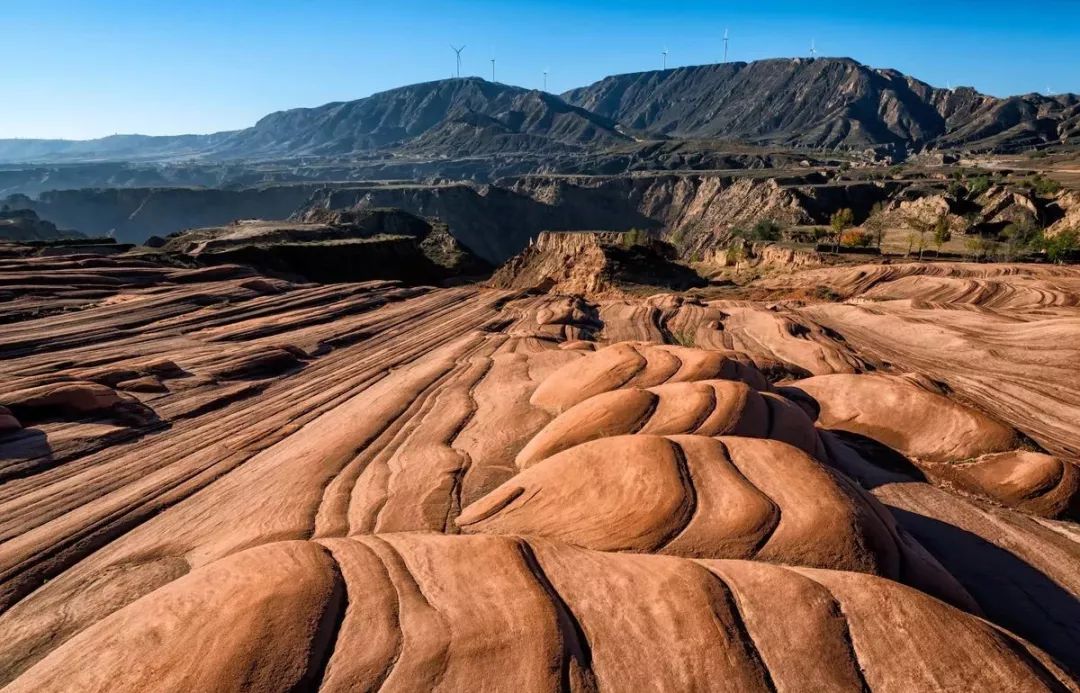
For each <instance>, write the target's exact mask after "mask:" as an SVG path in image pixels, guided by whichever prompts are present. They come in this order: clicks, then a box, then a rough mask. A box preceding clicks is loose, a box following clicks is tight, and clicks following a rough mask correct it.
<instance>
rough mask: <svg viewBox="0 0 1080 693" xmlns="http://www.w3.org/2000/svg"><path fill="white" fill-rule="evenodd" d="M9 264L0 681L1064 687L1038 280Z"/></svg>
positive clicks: (1071, 563) (124, 687)
mask: <svg viewBox="0 0 1080 693" xmlns="http://www.w3.org/2000/svg"><path fill="white" fill-rule="evenodd" d="M836 271H841V270H836ZM1001 276H1002V277H1003V279H1002V281H1005V282H1007V281H1008V277H1009V275H1008V274H1005V273H1002V275H1001ZM899 279H900V278H898V279H897V280H896V281H899ZM887 285H888V282H884V281H882V282H877V283H876V284H875V286H874V288H875V289H878V288H881V287H883V286H887ZM866 290H867V289H863V291H866ZM0 292H3V293H2V294H0V295H2V296H3V302H2V304H0V316H2V319H3V321H4V323H5V324H4V330H3V331H2V332H0V375H2V378H0V407H2V408H0V683H2V684H4V685H6V686H7V688H6V689H5V690H11V691H60V690H79V691H94V690H99V691H106V690H107V691H147V690H247V691H277V690H282V691H284V690H316V689H318V690H327V691H331V690H378V689H386V690H431V689H442V690H461V689H466V688H468V689H473V688H476V689H481V690H498V691H502V690H514V691H517V690H579V691H596V690H692V689H693V690H696V689H709V690H712V689H730V690H738V691H749V690H807V689H813V690H818V689H827V690H882V691H894V690H895V691H909V690H955V689H958V688H963V689H980V690H981V689H985V690H1018V691H1019V690H1022V691H1029V690H1030V691H1043V690H1055V691H1056V690H1080V683H1078V680H1077V678H1076V677H1077V673H1078V672H1080V656H1078V655H1077V653H1078V652H1080V601H1078V599H1077V595H1080V571H1077V570H1076V568H1077V565H1078V564H1080V547H1078V544H1077V542H1078V540H1080V532H1078V531H1077V529H1076V525H1075V523H1074V520H1075V519H1076V517H1077V513H1076V511H1077V498H1078V496H1080V492H1078V488H1080V483H1078V480H1077V470H1076V463H1075V459H1074V457H1075V453H1074V452H1072V451H1074V450H1075V446H1076V444H1077V436H1076V431H1075V428H1073V427H1074V426H1075V422H1076V420H1077V419H1075V418H1074V419H1072V420H1069V419H1068V418H1067V414H1068V411H1067V409H1068V406H1069V405H1068V402H1074V401H1076V400H1074V399H1071V398H1073V397H1075V396H1076V394H1077V392H1080V388H1078V387H1076V383H1075V377H1076V376H1075V374H1073V375H1071V376H1070V375H1069V374H1068V373H1066V371H1065V368H1064V366H1065V364H1066V363H1067V362H1068V361H1069V359H1070V358H1072V359H1073V361H1072V363H1073V364H1074V365H1075V363H1076V362H1077V361H1076V357H1077V347H1076V346H1075V345H1076V341H1075V335H1076V329H1077V326H1076V324H1075V320H1076V318H1075V317H1073V318H1071V320H1072V321H1073V322H1072V323H1069V320H1070V318H1069V317H1067V316H1068V314H1067V312H1066V311H1068V310H1069V306H1067V305H1065V304H1056V305H1055V306H1054V307H1053V308H1052V309H1049V308H1046V307H1040V308H1033V307H1016V308H1012V309H1009V310H1006V309H1005V308H1003V307H995V308H993V309H991V308H986V307H983V306H979V305H972V304H962V303H955V304H953V303H949V302H947V301H946V302H945V303H947V305H945V304H942V305H939V304H938V303H918V304H917V303H916V302H913V301H910V300H903V301H901V300H890V301H875V302H871V301H868V300H856V301H852V302H849V303H845V304H835V305H823V304H818V305H800V304H795V303H783V304H776V305H772V306H763V305H761V304H754V303H732V302H701V301H691V300H684V299H682V298H678V297H673V296H660V297H654V298H650V299H630V298H628V299H620V300H610V301H595V302H589V301H586V300H584V299H582V298H579V297H560V296H553V295H541V296H537V295H529V294H525V293H522V292H519V291H515V290H496V289H490V288H480V287H472V286H463V287H457V288H446V289H433V288H428V287H408V288H406V287H402V286H400V285H398V284H396V283H393V282H366V283H359V284H334V285H326V286H324V285H317V284H302V283H294V282H288V281H283V280H279V279H268V278H265V277H261V276H258V275H256V274H254V273H252V272H251V271H250V270H246V269H243V268H240V267H237V266H231V265H222V266H218V267H214V268H211V269H203V270H186V269H178V268H171V267H162V266H159V265H153V264H150V263H145V262H139V261H136V260H131V259H127V258H125V257H122V256H117V257H110V258H101V257H93V256H82V255H73V256H65V257H62V258H26V259H19V260H4V261H3V262H2V264H0ZM1045 310H1051V311H1052V312H1051V313H1049V314H1045V313H1041V312H1040V311H1045ZM1054 311H1056V312H1054ZM863 313H869V314H871V315H873V316H875V317H874V319H873V321H870V320H869V319H866V318H860V317H858V316H861V315H862V314H863ZM953 316H955V317H956V320H957V322H954V321H951V320H950V318H951V317H953ZM1048 320H1057V321H1059V323H1058V324H1059V329H1060V330H1061V331H1062V334H1063V335H1065V334H1071V335H1073V340H1072V341H1071V342H1069V341H1065V340H1058V341H1057V342H1056V343H1054V345H1053V348H1052V350H1050V353H1049V355H1048V354H1034V353H1033V352H1034V350H1035V349H1036V348H1037V346H1038V344H1039V342H1037V341H1034V340H1035V335H1036V334H1038V331H1037V330H1032V331H1030V332H1026V333H1025V332H1021V331H1019V328H1020V326H1025V325H1026V326H1028V327H1032V325H1033V323H1039V322H1040V321H1043V322H1045V321H1048ZM867 322H869V323H870V326H869V327H864V324H865V323H867ZM960 323H962V324H963V325H965V326H967V331H966V332H964V333H963V334H964V335H965V338H966V339H967V340H968V341H965V338H962V337H961V336H959V334H958V333H956V332H950V330H957V331H958V330H959V329H960V328H959V326H958V325H959V324H960ZM1010 326H1011V327H1010ZM1010 329H1015V330H1017V331H1016V332H1009V330H1010ZM1044 329H1045V326H1044ZM920 330H921V332H922V338H923V341H922V342H916V341H915V340H916V337H917V336H918V334H919V332H920ZM1070 330H1071V332H1070ZM1002 335H1004V336H1005V338H1009V339H1014V340H1015V341H1014V342H1011V344H1012V345H1013V346H1012V349H1013V350H1012V351H1010V350H1001V348H1000V347H999V346H998V345H997V343H993V344H992V345H990V346H987V345H986V342H990V341H992V340H993V339H1002V338H1003V337H1002ZM889 338H891V339H892V347H891V348H892V349H893V351H894V352H895V354H896V355H895V356H893V355H891V354H892V353H893V352H889V354H890V355H886V354H885V353H884V350H885V349H886V347H884V346H879V345H880V344H881V343H882V342H885V341H886V340H887V339H889ZM1024 339H1026V340H1027V350H1028V352H1027V354H1026V355H1025V354H1023V353H1022V352H1021V344H1022V342H1023V340H1024ZM978 340H983V341H978ZM675 341H678V342H680V344H678V345H675V344H672V343H671V342H675ZM919 344H931V345H933V344H937V345H939V346H942V348H941V349H940V351H939V353H937V354H936V356H935V358H934V360H933V361H931V360H930V359H929V358H927V357H926V356H924V355H923V352H921V351H920V350H919V348H918V345H919ZM969 345H970V346H969ZM980 345H982V346H981V347H980ZM980 348H981V356H979V357H978V358H980V359H981V368H979V369H976V368H974V367H971V366H967V367H958V366H957V365H956V364H959V363H964V361H963V360H964V359H972V360H974V359H975V358H977V357H976V355H975V353H974V352H975V351H976V350H978V349H980ZM965 349H970V350H971V352H972V353H970V354H968V352H967V351H965ZM1036 362H1037V363H1038V366H1037V367H1036V366H1035V365H1031V368H1032V370H1031V372H1030V373H1028V374H1026V375H1025V374H1023V373H1022V370H1021V369H1022V368H1023V367H1024V366H1023V364H1025V363H1028V364H1035V363H1036ZM1008 364H1011V366H1012V369H1011V370H1010V369H1009V368H1007V367H1006V365H1008ZM1055 364H1057V367H1059V368H1060V369H1061V370H1060V371H1058V377H1056V379H1053V380H1051V381H1048V382H1047V385H1046V389H1045V390H1040V388H1039V387H1037V386H1036V385H1034V384H1033V381H1034V378H1035V377H1036V374H1046V373H1051V372H1053V369H1054V368H1055ZM950 367H951V368H950ZM1040 369H1041V370H1040ZM1073 370H1074V371H1075V368H1074V369H1073ZM945 371H948V375H949V377H945V376H944V375H942V373H944V372H945ZM1025 378H1026V380H1025ZM980 382H981V383H984V385H983V386H982V388H981V389H980V388H979V387H977V386H976V383H980ZM1051 388H1055V389H1053V390H1051ZM1051 391H1052V392H1053V393H1055V397H1056V399H1054V400H1053V402H1054V403H1056V404H1051V401H1050V400H1049V399H1048V397H1049V393H1050V392H1051ZM1016 393H1024V394H1016ZM1024 398H1026V399H1024ZM1018 401H1023V402H1025V403H1026V405H1027V407H1028V409H1027V410H1026V411H1024V410H1023V409H1022V408H1021V407H1020V406H1019V405H1017V402H1018Z"/></svg>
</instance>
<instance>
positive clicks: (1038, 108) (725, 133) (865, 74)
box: [563, 58, 1077, 149]
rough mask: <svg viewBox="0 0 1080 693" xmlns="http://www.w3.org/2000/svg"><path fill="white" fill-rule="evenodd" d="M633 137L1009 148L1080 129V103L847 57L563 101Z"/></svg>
mask: <svg viewBox="0 0 1080 693" xmlns="http://www.w3.org/2000/svg"><path fill="white" fill-rule="evenodd" d="M563 97H564V98H565V99H566V101H567V102H569V103H571V104H574V105H577V106H580V107H582V108H587V109H589V110H591V111H594V112H596V113H598V114H600V115H602V116H606V117H609V118H611V119H613V120H616V121H618V122H620V123H622V124H623V125H624V126H626V127H629V128H633V129H635V130H642V131H648V132H656V133H660V134H664V135H669V136H672V137H722V138H732V139H743V140H749V141H753V142H762V143H771V144H782V145H790V146H808V147H824V148H832V147H866V146H879V145H890V146H894V147H898V148H899V147H903V148H914V149H918V148H922V147H924V146H927V145H931V146H963V147H967V148H976V149H977V148H998V149H1008V148H1015V147H1020V146H1030V145H1032V144H1039V143H1049V142H1054V141H1058V140H1060V139H1061V137H1062V136H1063V135H1067V134H1069V133H1070V132H1074V131H1075V128H1076V117H1077V116H1076V107H1075V104H1076V97H1075V96H1063V97H1058V98H1057V99H1050V98H1048V97H1042V96H1039V95H1036V94H1032V95H1027V96H1020V97H1011V98H1009V99H998V98H995V97H992V96H987V95H984V94H980V93H978V92H976V91H975V90H973V89H956V90H947V89H936V88H934V87H931V86H930V85H928V84H925V83H923V82H920V81H918V80H916V79H914V78H911V77H908V76H906V75H904V74H902V73H900V72H897V71H895V70H877V69H873V68H870V67H867V66H865V65H862V64H860V63H858V62H856V61H854V60H851V59H848V58H823V59H816V60H807V59H799V58H796V59H773V60H760V61H757V62H752V63H725V64H720V65H702V66H696V67H684V68H677V69H671V70H662V71H652V72H639V73H633V74H625V75H616V76H612V77H607V78H605V79H602V80H600V81H599V82H596V83H595V84H592V85H590V86H587V87H582V88H579V89H574V90H572V91H569V92H567V93H565V94H564V95H563Z"/></svg>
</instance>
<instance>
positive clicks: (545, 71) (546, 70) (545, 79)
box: [544, 67, 548, 91]
mask: <svg viewBox="0 0 1080 693" xmlns="http://www.w3.org/2000/svg"><path fill="white" fill-rule="evenodd" d="M547 76H548V69H547V68H546V67H545V68H544V91H547Z"/></svg>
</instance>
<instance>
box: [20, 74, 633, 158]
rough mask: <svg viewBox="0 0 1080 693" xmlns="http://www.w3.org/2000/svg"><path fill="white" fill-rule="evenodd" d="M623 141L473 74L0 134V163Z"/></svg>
mask: <svg viewBox="0 0 1080 693" xmlns="http://www.w3.org/2000/svg"><path fill="white" fill-rule="evenodd" d="M622 141H629V138H627V137H626V136H625V135H622V134H620V133H619V132H617V131H616V130H615V123H614V122H612V121H611V120H609V119H607V118H604V117H602V116H598V115H596V114H594V113H590V112H588V111H586V110H584V109H581V108H577V107H574V106H570V105H569V104H567V103H566V102H564V101H563V100H562V99H560V98H559V97H558V96H555V95H553V94H547V93H544V92H540V91H535V90H528V89H522V88H520V87H514V86H509V85H505V84H498V83H495V82H488V81H486V80H483V79H479V78H476V77H469V78H464V79H447V80H441V81H436V82H425V83H423V84H413V85H410V86H407V87H400V88H398V89H391V90H389V91H384V92H380V93H378V94H373V95H372V96H369V97H367V98H364V99H358V100H356V101H346V102H340V103H329V104H326V105H324V106H319V107H317V108H294V109H291V110H288V111H279V112H277V113H271V114H270V115H268V116H266V117H264V118H262V119H261V120H259V122H257V123H255V125H254V126H253V127H250V128H246V129H244V130H237V131H234V132H224V133H217V134H214V135H182V136H177V137H144V136H141V135H117V136H113V137H106V138H102V139H99V140H89V141H85V142H72V141H65V140H0V162H3V161H68V160H94V159H105V158H114V159H127V160H137V159H148V158H159V159H178V158H190V157H199V158H201V159H209V160H227V159H249V160H250V159H264V160H265V159H280V158H291V157H307V156H310V157H338V156H352V155H358V154H371V153H375V152H384V151H392V150H396V149H402V148H404V149H407V150H409V151H412V152H422V153H423V154H424V155H426V156H447V155H453V156H473V155H476V154H490V153H494V152H502V153H505V152H529V153H544V154H547V153H560V152H565V151H575V150H580V149H582V148H585V147H591V146H603V145H610V144H614V143H618V142H622Z"/></svg>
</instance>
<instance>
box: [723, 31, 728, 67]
mask: <svg viewBox="0 0 1080 693" xmlns="http://www.w3.org/2000/svg"><path fill="white" fill-rule="evenodd" d="M727 47H728V30H727V27H724V62H725V63H726V62H727Z"/></svg>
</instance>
